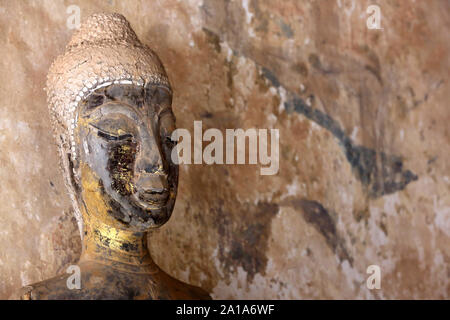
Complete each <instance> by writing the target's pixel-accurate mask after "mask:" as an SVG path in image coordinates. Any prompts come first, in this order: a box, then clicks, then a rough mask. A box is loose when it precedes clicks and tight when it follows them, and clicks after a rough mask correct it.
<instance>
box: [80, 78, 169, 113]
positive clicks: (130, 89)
mask: <svg viewBox="0 0 450 320" xmlns="http://www.w3.org/2000/svg"><path fill="white" fill-rule="evenodd" d="M107 103H117V104H126V105H129V106H132V107H135V108H136V109H137V110H139V111H141V112H143V113H144V114H147V113H148V112H151V111H154V112H159V111H160V109H161V108H170V107H171V104H172V94H171V92H170V91H169V89H167V88H165V87H162V86H158V85H154V86H147V87H145V88H144V87H141V86H136V85H127V84H113V85H110V86H108V87H104V88H99V89H97V90H95V91H94V92H92V93H91V94H90V95H89V96H88V97H87V98H86V99H85V100H84V102H83V107H82V114H86V113H90V112H92V111H94V110H95V108H96V107H99V106H101V105H103V104H107Z"/></svg>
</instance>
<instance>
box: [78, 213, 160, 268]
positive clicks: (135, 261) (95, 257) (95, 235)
mask: <svg viewBox="0 0 450 320" xmlns="http://www.w3.org/2000/svg"><path fill="white" fill-rule="evenodd" d="M85 222H86V224H85V234H84V238H83V252H82V255H81V260H82V261H94V262H97V263H100V264H104V265H106V266H109V267H111V268H115V269H118V270H121V271H125V272H131V273H155V272H156V271H157V266H156V265H155V264H154V262H153V260H152V258H151V256H150V253H149V251H148V247H147V233H146V232H132V231H129V230H124V229H119V228H114V227H111V226H109V225H107V224H105V223H103V222H101V221H99V220H98V219H96V218H95V217H92V216H90V217H89V219H85Z"/></svg>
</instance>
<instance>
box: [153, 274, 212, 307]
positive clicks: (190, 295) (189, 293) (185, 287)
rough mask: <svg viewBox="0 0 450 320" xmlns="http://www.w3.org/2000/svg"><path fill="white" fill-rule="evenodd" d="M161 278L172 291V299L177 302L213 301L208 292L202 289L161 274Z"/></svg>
mask: <svg viewBox="0 0 450 320" xmlns="http://www.w3.org/2000/svg"><path fill="white" fill-rule="evenodd" d="M160 277H161V278H162V280H163V282H165V284H166V286H167V288H168V289H169V290H168V291H170V296H171V299H175V300H212V298H211V296H210V295H209V293H208V292H206V291H205V290H203V289H202V288H200V287H196V286H193V285H190V284H187V283H185V282H183V281H180V280H177V279H175V278H173V277H171V276H169V275H168V274H167V273H165V272H161V274H160Z"/></svg>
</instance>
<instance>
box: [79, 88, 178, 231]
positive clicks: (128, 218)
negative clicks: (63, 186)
mask: <svg viewBox="0 0 450 320" xmlns="http://www.w3.org/2000/svg"><path fill="white" fill-rule="evenodd" d="M171 100H172V96H171V93H170V91H169V90H168V89H167V88H164V87H162V86H157V85H154V86H151V85H150V86H147V87H145V88H143V87H138V86H134V85H126V84H114V85H110V86H108V87H106V88H100V89H97V90H96V91H95V92H93V93H92V94H91V95H90V96H89V97H88V98H87V99H86V100H85V101H84V102H83V103H82V106H81V109H80V113H79V118H78V121H77V130H76V139H77V140H78V142H79V146H80V163H81V166H82V167H84V168H87V169H84V170H82V171H81V182H82V184H88V183H92V181H87V177H85V175H86V174H85V172H86V170H88V171H89V176H90V177H91V179H95V180H97V181H96V182H97V183H98V186H99V187H98V188H97V189H100V190H98V192H99V193H101V195H96V196H97V197H100V198H102V199H103V201H104V203H106V207H107V208H106V211H107V214H108V216H109V217H108V218H113V219H114V221H117V222H118V223H119V226H121V227H126V228H131V230H134V231H139V232H143V231H146V230H147V229H149V228H152V227H158V226H160V225H162V224H164V223H165V222H166V221H167V220H168V219H169V218H170V215H171V213H172V210H173V206H174V204H175V197H176V191H177V183H178V166H177V165H176V164H174V163H173V162H172V159H171V151H172V148H173V146H174V144H175V143H174V142H173V141H172V140H171V138H170V137H171V134H172V132H173V130H175V118H174V115H173V113H172V110H171V102H172V101H171ZM86 176H87V175H86ZM92 177H93V178H92ZM86 181H87V182H86ZM88 189H89V188H88ZM86 197H89V193H84V194H83V201H84V203H85V205H86V203H89V199H85V198H86ZM87 207H88V208H87V209H88V211H89V212H90V214H92V212H94V214H95V212H96V211H95V210H90V208H89V205H87ZM97 214H98V213H97ZM97 218H99V220H101V221H104V220H105V217H97ZM108 220H109V219H108Z"/></svg>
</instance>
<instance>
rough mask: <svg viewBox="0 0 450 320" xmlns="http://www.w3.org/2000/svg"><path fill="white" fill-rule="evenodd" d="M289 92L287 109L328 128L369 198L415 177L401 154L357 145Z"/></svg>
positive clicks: (399, 187) (276, 82) (265, 71)
mask: <svg viewBox="0 0 450 320" xmlns="http://www.w3.org/2000/svg"><path fill="white" fill-rule="evenodd" d="M262 74H263V75H264V76H265V77H266V78H267V79H268V81H270V82H271V84H272V85H273V86H275V87H277V88H278V87H280V86H281V84H280V81H279V80H278V79H277V77H276V76H275V75H274V73H273V72H271V71H270V70H268V69H266V68H262ZM286 91H287V92H288V100H287V101H286V102H285V104H284V107H285V110H286V112H287V113H288V114H289V113H292V112H297V113H299V114H302V115H304V116H305V117H307V118H308V119H310V120H312V121H314V122H315V123H317V124H318V125H320V126H321V127H323V128H324V129H327V130H328V131H330V132H331V133H332V134H333V135H334V136H335V137H336V139H338V141H339V145H340V146H341V147H342V148H343V151H344V153H345V157H346V159H347V160H348V162H349V163H350V165H351V166H352V168H353V172H354V174H355V175H356V177H357V178H358V179H359V180H360V181H361V182H362V184H363V185H364V186H365V188H366V192H367V193H368V194H369V196H370V197H372V198H377V197H380V196H383V195H385V194H391V193H394V192H396V191H398V190H403V189H404V188H405V187H406V186H407V185H408V184H409V183H410V182H412V181H415V180H417V179H418V176H417V175H416V174H414V173H413V172H412V171H410V170H407V169H404V168H403V161H402V159H401V157H399V156H396V155H388V154H386V153H384V152H376V151H375V150H373V149H370V148H367V147H365V146H358V145H355V144H354V143H353V141H352V140H351V139H350V137H348V136H347V135H346V134H345V132H344V130H342V128H341V126H340V125H339V123H338V122H337V121H336V120H334V119H333V118H332V117H330V116H329V115H328V114H326V113H324V112H322V111H320V110H318V109H315V108H313V107H311V106H309V105H307V104H306V103H305V101H304V100H303V99H301V98H300V97H299V96H298V95H297V94H295V93H293V92H292V91H289V90H287V89H286Z"/></svg>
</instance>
